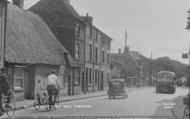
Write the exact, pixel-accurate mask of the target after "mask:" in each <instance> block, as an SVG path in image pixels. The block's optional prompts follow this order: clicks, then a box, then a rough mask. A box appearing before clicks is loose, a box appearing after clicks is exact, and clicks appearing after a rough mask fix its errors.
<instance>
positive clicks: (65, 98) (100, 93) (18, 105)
mask: <svg viewBox="0 0 190 119" xmlns="http://www.w3.org/2000/svg"><path fill="white" fill-rule="evenodd" d="M144 88H147V87H140V88H135V87H132V88H129V91H134V90H141V89H144ZM106 95H107V91H98V92H89V93H85V94H78V95H72V96H61V97H59V102H68V101H74V100H82V99H87V98H94V97H100V96H106ZM33 104H34V100H23V101H18V102H16V110H21V109H27V108H30V107H32V106H33Z"/></svg>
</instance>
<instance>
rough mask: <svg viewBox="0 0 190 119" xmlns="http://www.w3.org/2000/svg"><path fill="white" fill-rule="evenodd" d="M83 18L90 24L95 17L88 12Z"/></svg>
mask: <svg viewBox="0 0 190 119" xmlns="http://www.w3.org/2000/svg"><path fill="white" fill-rule="evenodd" d="M82 18H83V20H84V21H85V22H87V23H89V24H92V21H93V17H91V16H89V15H88V13H86V16H82Z"/></svg>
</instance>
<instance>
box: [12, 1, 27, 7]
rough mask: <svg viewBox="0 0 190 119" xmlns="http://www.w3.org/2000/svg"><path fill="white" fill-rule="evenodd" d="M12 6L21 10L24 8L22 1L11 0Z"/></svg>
mask: <svg viewBox="0 0 190 119" xmlns="http://www.w3.org/2000/svg"><path fill="white" fill-rule="evenodd" d="M12 2H13V4H14V5H16V6H18V7H20V8H23V7H24V0H13V1H12Z"/></svg>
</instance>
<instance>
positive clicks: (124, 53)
mask: <svg viewBox="0 0 190 119" xmlns="http://www.w3.org/2000/svg"><path fill="white" fill-rule="evenodd" d="M126 48H127V30H125V48H124V55H125V81H126V82H128V81H127V76H126V71H127V70H126V69H127V62H126V59H127V58H126V57H127V56H126V54H127V53H126V52H127V51H126Z"/></svg>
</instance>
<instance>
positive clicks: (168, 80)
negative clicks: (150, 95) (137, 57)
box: [156, 71, 176, 94]
mask: <svg viewBox="0 0 190 119" xmlns="http://www.w3.org/2000/svg"><path fill="white" fill-rule="evenodd" d="M175 91H176V76H175V73H174V72H170V71H160V72H159V73H158V74H157V79H156V93H159V92H162V93H168V92H169V93H172V94H173V93H175Z"/></svg>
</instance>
